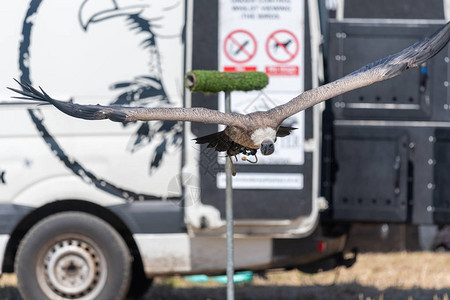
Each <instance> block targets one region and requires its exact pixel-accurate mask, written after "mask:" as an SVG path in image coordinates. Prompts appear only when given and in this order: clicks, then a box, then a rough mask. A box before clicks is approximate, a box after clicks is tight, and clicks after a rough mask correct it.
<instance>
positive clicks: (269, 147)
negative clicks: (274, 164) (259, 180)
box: [261, 139, 275, 155]
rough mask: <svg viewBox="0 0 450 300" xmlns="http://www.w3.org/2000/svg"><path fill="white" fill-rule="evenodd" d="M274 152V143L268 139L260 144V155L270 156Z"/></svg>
mask: <svg viewBox="0 0 450 300" xmlns="http://www.w3.org/2000/svg"><path fill="white" fill-rule="evenodd" d="M274 151H275V145H274V142H273V141H272V140H270V139H266V140H264V141H262V143H261V153H262V155H270V154H272V153H273V152H274Z"/></svg>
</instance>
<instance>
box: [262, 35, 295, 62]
mask: <svg viewBox="0 0 450 300" xmlns="http://www.w3.org/2000/svg"><path fill="white" fill-rule="evenodd" d="M299 48H300V47H299V44H298V40H297V37H296V36H295V35H294V34H293V33H292V32H290V31H288V30H284V29H281V30H277V31H274V32H273V33H272V34H271V35H270V36H269V37H268V38H267V41H266V52H267V55H269V57H270V59H272V60H273V61H275V62H277V63H288V62H290V61H292V60H293V59H294V58H295V57H296V56H297V54H298V51H299Z"/></svg>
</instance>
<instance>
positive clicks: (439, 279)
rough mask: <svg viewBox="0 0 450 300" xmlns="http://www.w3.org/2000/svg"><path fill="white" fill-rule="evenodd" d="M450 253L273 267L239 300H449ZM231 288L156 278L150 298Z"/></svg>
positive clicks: (216, 294) (6, 281)
mask: <svg viewBox="0 0 450 300" xmlns="http://www.w3.org/2000/svg"><path fill="white" fill-rule="evenodd" d="M449 268H450V253H432V252H412V253H407V252H400V253H391V254H361V255H360V256H359V257H358V261H357V263H356V264H355V265H354V266H353V267H352V268H349V269H345V268H339V269H337V270H333V271H329V272H322V273H319V274H313V275H310V274H305V273H301V272H298V271H295V270H293V271H288V272H284V271H272V272H270V273H268V274H267V279H263V278H261V277H255V278H254V279H253V281H252V282H251V283H247V284H239V285H237V286H236V299H255V300H256V299H258V300H259V299H308V300H309V299H327V300H328V299H336V300H347V299H352V300H391V299H395V300H397V299H402V300H403V299H404V300H418V299H420V300H422V299H423V300H449V296H450V272H449ZM15 285H16V279H15V276H13V275H7V276H3V277H2V278H1V280H0V300H13V299H14V300H16V299H20V298H17V291H16V290H15V288H14V286H15ZM225 298H226V297H225V286H224V285H222V284H219V283H216V282H208V283H204V284H194V283H191V282H188V281H185V280H184V279H182V278H181V277H168V278H156V279H155V284H154V287H153V288H152V289H151V291H150V292H149V293H148V294H147V296H146V297H145V298H144V299H146V300H150V299H161V300H162V299H170V300H176V299H195V300H200V299H205V300H206V299H211V300H213V299H225Z"/></svg>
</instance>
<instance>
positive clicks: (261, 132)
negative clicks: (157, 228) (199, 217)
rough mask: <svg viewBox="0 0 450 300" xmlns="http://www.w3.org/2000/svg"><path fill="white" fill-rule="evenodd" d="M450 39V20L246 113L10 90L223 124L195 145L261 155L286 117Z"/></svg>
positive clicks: (282, 131) (74, 112) (88, 115)
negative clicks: (418, 37)
mask: <svg viewBox="0 0 450 300" xmlns="http://www.w3.org/2000/svg"><path fill="white" fill-rule="evenodd" d="M449 40H450V22H449V23H447V24H446V25H445V26H443V27H442V28H441V29H439V30H438V31H436V32H435V33H433V34H432V35H430V36H428V37H426V38H424V39H423V40H421V41H418V42H416V43H415V44H414V45H412V46H410V47H408V48H406V49H404V50H402V51H400V52H398V53H396V54H393V55H390V56H387V57H385V58H382V59H380V60H377V61H375V62H373V63H370V64H368V65H366V66H364V67H362V68H361V69H359V70H357V71H355V72H353V73H351V74H349V75H347V76H345V77H342V78H340V79H338V80H336V81H333V82H330V83H328V84H325V85H323V86H320V87H317V88H315V89H312V90H309V91H305V92H303V93H301V94H300V95H298V96H297V97H295V98H293V99H292V100H290V101H289V102H287V103H285V104H283V105H279V106H276V107H274V108H272V109H270V110H267V111H256V112H252V113H249V114H239V113H222V112H219V111H216V110H211V109H207V108H200V107H192V108H144V107H124V106H113V105H111V106H102V105H80V104H75V103H72V102H65V101H60V100H55V99H53V98H51V97H50V96H49V95H48V94H47V93H45V92H44V90H43V89H42V88H39V89H40V90H37V89H35V88H34V87H32V86H31V85H29V84H27V83H20V82H18V81H17V80H16V81H17V83H18V84H19V85H20V86H21V87H22V90H18V89H14V88H9V89H10V90H12V91H14V92H16V93H19V94H20V95H21V96H19V97H15V98H19V99H26V100H37V101H45V102H49V103H51V104H53V105H54V106H55V107H56V108H57V109H59V110H60V111H62V112H64V113H66V114H68V115H70V116H73V117H76V118H82V119H86V120H101V119H109V120H111V121H115V122H134V121H152V120H161V121H165V120H174V121H190V122H202V123H211V124H223V125H226V128H225V130H223V131H221V132H218V133H215V134H211V135H208V136H204V137H199V138H197V139H196V140H197V143H200V144H208V147H212V148H215V149H216V150H217V151H226V152H227V154H228V155H229V156H230V155H236V154H239V153H244V154H247V155H254V154H256V151H257V150H258V149H260V151H261V153H262V154H263V155H270V154H272V153H273V152H274V150H275V146H274V143H275V140H276V137H277V136H278V137H283V136H286V135H288V134H289V133H290V131H291V130H293V129H295V128H291V127H284V126H281V124H282V122H283V121H284V120H285V119H287V118H288V117H290V116H292V115H294V114H296V113H298V112H300V111H302V110H305V109H307V108H309V107H311V106H313V105H315V104H318V103H320V102H323V101H325V100H328V99H330V98H333V97H336V96H338V95H341V94H343V93H346V92H349V91H352V90H354V89H357V88H360V87H364V86H368V85H371V84H373V83H375V82H379V81H383V80H387V79H390V78H393V77H395V76H398V75H400V74H401V73H403V72H404V71H406V70H407V69H411V68H416V67H418V66H420V64H422V63H424V62H425V61H427V60H428V59H430V58H431V57H433V56H434V55H436V54H437V53H438V52H439V51H440V50H441V49H442V48H444V47H445V45H447V43H448V41H449Z"/></svg>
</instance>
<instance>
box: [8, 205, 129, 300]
mask: <svg viewBox="0 0 450 300" xmlns="http://www.w3.org/2000/svg"><path fill="white" fill-rule="evenodd" d="M15 271H16V273H17V282H18V288H19V291H20V293H21V294H22V297H23V298H24V299H25V300H35V299H79V300H88V299H99V300H100V299H103V300H112V299H116V300H121V299H124V298H125V295H126V293H127V291H128V287H129V284H130V278H131V273H130V272H131V256H130V252H129V250H128V247H127V246H126V244H125V242H124V241H123V239H122V237H121V236H120V235H119V234H118V233H117V232H116V231H115V230H114V228H112V227H111V226H110V225H109V224H108V223H106V222H105V221H103V220H101V219H99V218H97V217H95V216H92V215H90V214H87V213H82V212H63V213H58V214H55V215H52V216H49V217H47V218H45V219H43V220H42V221H40V222H39V223H37V224H36V225H35V226H33V227H32V228H31V230H30V231H29V232H28V233H27V234H26V235H25V237H24V239H23V240H22V241H21V243H20V245H19V249H18V250H17V255H16V260H15Z"/></svg>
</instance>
